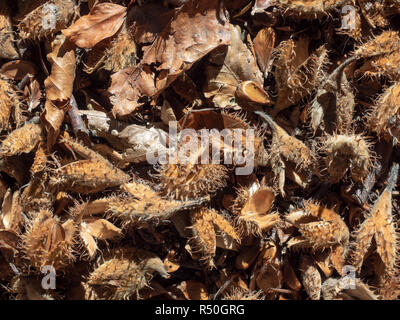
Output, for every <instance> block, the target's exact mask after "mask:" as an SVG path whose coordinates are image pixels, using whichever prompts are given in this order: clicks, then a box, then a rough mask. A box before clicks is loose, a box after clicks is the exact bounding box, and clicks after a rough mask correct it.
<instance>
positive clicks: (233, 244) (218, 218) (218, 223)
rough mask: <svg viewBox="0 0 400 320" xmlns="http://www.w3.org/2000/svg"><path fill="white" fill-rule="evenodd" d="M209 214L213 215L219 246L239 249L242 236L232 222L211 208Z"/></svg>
mask: <svg viewBox="0 0 400 320" xmlns="http://www.w3.org/2000/svg"><path fill="white" fill-rule="evenodd" d="M208 214H209V215H210V216H212V220H213V223H214V229H215V234H216V236H217V247H218V248H223V249H228V250H235V251H237V250H238V249H239V244H240V241H241V236H240V234H239V232H238V231H237V230H236V228H235V227H234V226H233V224H232V222H231V221H229V220H228V219H227V218H225V217H224V216H223V215H222V214H219V213H218V212H217V211H215V210H209V211H208Z"/></svg>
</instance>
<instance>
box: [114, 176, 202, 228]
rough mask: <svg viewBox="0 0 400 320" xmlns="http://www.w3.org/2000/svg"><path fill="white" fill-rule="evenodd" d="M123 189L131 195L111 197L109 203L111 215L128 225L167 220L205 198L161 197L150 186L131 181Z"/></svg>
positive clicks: (197, 204) (200, 202)
mask: <svg viewBox="0 0 400 320" xmlns="http://www.w3.org/2000/svg"><path fill="white" fill-rule="evenodd" d="M121 189H123V190H124V191H127V192H128V193H129V194H130V196H115V197H111V198H110V199H109V201H108V203H107V213H108V214H109V216H111V217H114V218H117V219H119V220H122V223H123V225H124V226H126V227H133V226H139V225H145V224H147V223H155V224H157V223H158V222H160V221H162V220H167V219H169V218H170V217H171V215H173V214H174V213H176V212H178V211H181V210H185V209H191V208H193V207H196V206H200V205H201V204H202V203H204V202H205V201H203V199H195V200H189V201H178V200H170V199H165V198H163V197H161V195H160V194H158V193H157V192H156V191H155V190H153V189H152V188H151V187H150V186H148V185H146V184H144V183H140V182H131V183H126V184H124V185H122V187H121Z"/></svg>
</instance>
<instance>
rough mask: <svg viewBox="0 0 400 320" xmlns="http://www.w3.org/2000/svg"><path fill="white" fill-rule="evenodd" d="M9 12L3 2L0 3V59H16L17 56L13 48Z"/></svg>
mask: <svg viewBox="0 0 400 320" xmlns="http://www.w3.org/2000/svg"><path fill="white" fill-rule="evenodd" d="M10 14H11V12H10V9H9V8H8V5H7V3H6V2H5V1H2V2H0V59H17V58H18V56H19V54H18V52H17V50H16V49H15V47H14V41H15V40H14V34H13V29H12V23H11V15H10Z"/></svg>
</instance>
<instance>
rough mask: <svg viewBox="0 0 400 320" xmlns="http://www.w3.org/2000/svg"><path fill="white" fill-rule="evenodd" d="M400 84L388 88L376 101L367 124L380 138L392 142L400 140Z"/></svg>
mask: <svg viewBox="0 0 400 320" xmlns="http://www.w3.org/2000/svg"><path fill="white" fill-rule="evenodd" d="M399 123H400V83H395V84H393V85H392V86H390V87H389V88H387V89H386V90H385V91H384V92H383V94H382V95H381V96H380V97H379V98H378V100H377V101H376V103H375V105H374V107H373V109H372V111H371V112H370V114H369V115H368V117H367V124H368V127H369V128H370V130H371V131H373V132H376V133H377V135H378V136H380V137H383V138H384V139H386V140H388V141H391V139H392V138H395V139H396V140H397V141H395V142H397V143H398V141H399V140H400V130H399Z"/></svg>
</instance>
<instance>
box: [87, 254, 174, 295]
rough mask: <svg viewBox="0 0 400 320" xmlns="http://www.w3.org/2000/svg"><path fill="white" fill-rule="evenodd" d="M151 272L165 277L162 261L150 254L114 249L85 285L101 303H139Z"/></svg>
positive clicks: (165, 272)
mask: <svg viewBox="0 0 400 320" xmlns="http://www.w3.org/2000/svg"><path fill="white" fill-rule="evenodd" d="M154 272H157V273H159V274H160V275H161V276H163V277H165V278H167V277H168V273H167V271H166V269H165V267H164V264H163V262H162V260H161V259H160V258H159V257H158V256H156V255H155V254H154V253H151V252H149V251H145V250H141V249H135V248H126V247H124V248H118V249H114V250H113V251H112V252H111V253H110V258H108V259H107V260H105V261H104V262H102V263H101V264H100V265H99V266H98V267H97V268H95V269H94V270H93V271H92V272H91V273H90V275H89V278H88V281H87V284H88V285H89V286H90V287H91V289H92V290H95V291H96V293H98V295H99V296H100V297H102V298H105V299H112V300H121V299H129V298H131V297H134V298H136V299H140V295H139V291H140V290H141V289H143V288H144V287H146V286H148V281H149V279H150V277H151V276H152V274H153V273H154Z"/></svg>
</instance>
